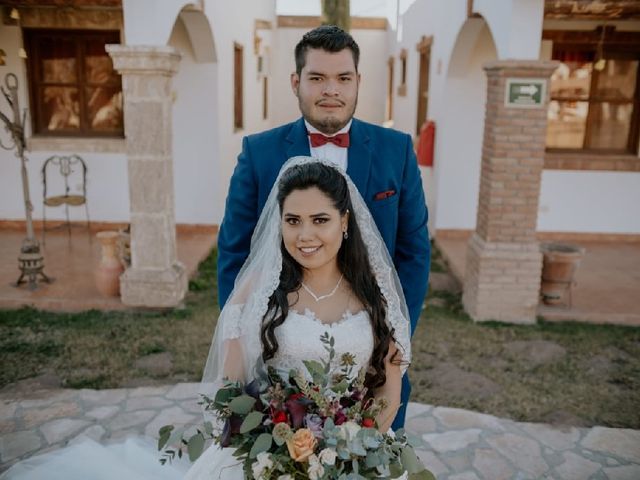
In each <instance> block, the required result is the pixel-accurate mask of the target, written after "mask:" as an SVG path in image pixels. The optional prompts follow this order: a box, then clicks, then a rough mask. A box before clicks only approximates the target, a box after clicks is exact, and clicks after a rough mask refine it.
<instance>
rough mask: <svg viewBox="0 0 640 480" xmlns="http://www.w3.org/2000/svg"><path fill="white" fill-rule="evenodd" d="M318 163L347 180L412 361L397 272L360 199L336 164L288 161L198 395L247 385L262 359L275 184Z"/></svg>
mask: <svg viewBox="0 0 640 480" xmlns="http://www.w3.org/2000/svg"><path fill="white" fill-rule="evenodd" d="M313 162H320V163H324V164H326V165H329V166H332V167H334V168H336V169H337V170H338V171H339V172H340V173H341V174H342V175H344V177H345V178H346V180H347V184H348V186H349V194H350V196H351V203H352V207H353V210H354V211H353V213H354V215H355V218H356V221H357V224H358V227H359V229H360V231H361V234H362V238H363V240H364V244H365V246H366V249H367V253H368V257H369V262H370V264H371V267H372V269H373V272H374V274H375V277H376V280H377V282H378V286H379V287H380V290H381V292H382V294H383V296H384V298H385V300H386V301H387V323H388V324H389V326H390V327H391V328H393V329H394V330H395V332H394V337H395V339H396V345H397V347H398V349H399V351H400V352H401V354H402V360H403V367H402V372H403V373H404V372H405V370H406V367H407V366H408V364H409V363H410V362H411V343H410V323H409V312H408V309H407V305H406V302H405V299H404V295H403V293H402V287H401V285H400V280H399V278H398V274H397V273H396V270H395V268H394V266H393V262H392V260H391V256H390V255H389V252H388V251H387V248H386V246H385V244H384V242H383V240H382V237H381V236H380V232H379V231H378V228H377V227H376V225H375V222H374V220H373V218H372V217H371V213H370V212H369V209H368V208H367V206H366V204H365V202H364V200H363V199H362V196H361V195H360V193H359V192H358V190H357V188H356V187H355V185H354V184H353V182H352V181H351V179H350V178H349V177H348V175H347V174H346V172H345V171H344V170H342V169H341V168H340V167H338V166H336V165H335V164H333V163H331V162H328V161H325V160H319V159H317V158H312V157H293V158H290V159H289V160H288V161H287V162H286V163H285V164H284V165H283V167H282V169H281V170H280V173H279V174H278V178H277V179H276V181H275V183H274V186H273V188H272V189H271V192H270V194H269V197H268V198H267V201H266V203H265V206H264V209H263V210H262V214H261V215H260V219H259V220H258V223H257V225H256V228H255V230H254V232H253V236H252V237H251V251H250V253H249V257H248V258H247V260H246V261H245V263H244V265H243V267H242V269H241V270H240V273H239V274H238V276H237V278H236V281H235V284H234V288H233V291H232V292H231V295H230V296H229V299H228V301H227V303H226V305H225V307H224V308H223V310H222V312H221V313H220V317H219V319H218V324H217V326H216V331H215V333H214V336H213V341H212V343H211V348H210V350H209V357H208V358H207V363H206V365H205V369H204V375H203V379H202V386H201V392H202V393H203V394H205V395H207V396H210V397H212V396H213V395H215V392H216V391H217V389H218V388H220V387H221V386H222V384H223V381H224V379H225V378H233V379H237V380H241V381H244V382H250V381H251V380H253V378H254V377H255V374H254V372H255V371H256V366H257V365H258V364H259V363H260V362H261V361H262V360H261V359H262V345H261V341H260V329H261V325H262V319H263V317H264V315H265V313H266V311H267V305H268V302H269V298H270V297H271V295H272V294H273V292H274V291H275V289H276V288H277V286H278V284H279V281H280V272H281V270H282V253H281V251H280V244H281V241H282V235H281V230H280V228H281V219H280V208H279V205H278V200H277V195H278V185H279V182H280V178H281V177H282V174H283V173H284V172H285V171H286V170H287V169H289V168H290V167H292V166H294V165H302V164H305V163H313Z"/></svg>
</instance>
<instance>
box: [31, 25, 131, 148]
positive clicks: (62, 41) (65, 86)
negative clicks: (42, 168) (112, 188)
mask: <svg viewBox="0 0 640 480" xmlns="http://www.w3.org/2000/svg"><path fill="white" fill-rule="evenodd" d="M24 39H25V47H26V48H27V58H28V74H29V86H30V94H31V111H32V114H31V117H32V121H33V132H34V134H39V135H53V136H84V137H100V136H111V137H114V136H116V137H122V136H124V124H123V115H122V82H121V79H120V75H118V73H117V72H115V71H114V70H113V64H112V63H111V57H110V56H109V54H108V53H107V52H106V51H105V48H104V46H105V44H108V43H120V33H119V32H114V31H95V30H40V29H25V31H24Z"/></svg>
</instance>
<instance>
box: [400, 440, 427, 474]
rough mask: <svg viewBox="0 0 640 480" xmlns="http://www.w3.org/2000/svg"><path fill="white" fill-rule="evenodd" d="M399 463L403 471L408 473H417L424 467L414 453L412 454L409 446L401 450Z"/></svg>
mask: <svg viewBox="0 0 640 480" xmlns="http://www.w3.org/2000/svg"><path fill="white" fill-rule="evenodd" d="M400 461H401V462H402V466H403V467H404V469H405V470H406V471H407V472H409V473H418V472H421V471H423V470H424V466H423V465H422V462H420V460H419V459H418V457H417V456H416V452H414V451H413V448H411V447H409V446H406V447H404V448H403V449H402V453H401V454H400Z"/></svg>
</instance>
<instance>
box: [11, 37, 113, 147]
mask: <svg viewBox="0 0 640 480" xmlns="http://www.w3.org/2000/svg"><path fill="white" fill-rule="evenodd" d="M23 36H24V43H25V48H26V50H27V62H26V63H27V78H28V83H29V100H30V105H31V112H32V113H31V122H32V123H31V131H32V132H33V135H34V136H38V137H72V138H124V118H123V122H122V130H120V131H117V132H114V131H111V132H104V131H99V130H93V129H91V128H90V127H89V126H88V122H89V115H88V112H87V102H86V95H87V93H86V89H87V88H91V87H97V86H108V87H119V88H120V91H121V92H122V79H121V76H120V75H119V74H117V72H115V73H116V75H117V76H118V81H117V82H112V83H101V84H90V83H89V82H88V81H87V80H86V78H85V69H84V59H85V56H86V47H85V42H83V41H82V40H85V41H86V40H87V39H88V38H94V39H95V38H104V40H105V41H104V43H105V45H107V44H113V43H120V32H119V31H117V30H87V29H64V30H63V29H43V28H24V29H23ZM42 37H58V38H60V39H63V38H64V39H67V40H72V41H73V43H74V45H75V47H76V78H77V81H76V83H74V84H59V83H55V82H44V81H41V78H42V76H41V62H40V58H41V57H40V52H39V51H38V48H37V42H38V41H39V40H40V39H41V38H42ZM46 86H60V87H71V88H77V89H78V104H79V118H80V128H78V129H75V130H53V131H52V130H48V129H47V128H46V126H45V125H44V102H43V101H42V97H41V96H40V94H39V92H40V90H41V88H44V87H46ZM123 116H124V111H123Z"/></svg>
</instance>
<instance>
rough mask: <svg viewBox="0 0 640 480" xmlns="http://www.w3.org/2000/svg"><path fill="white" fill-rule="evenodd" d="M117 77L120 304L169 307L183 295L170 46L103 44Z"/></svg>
mask: <svg viewBox="0 0 640 480" xmlns="http://www.w3.org/2000/svg"><path fill="white" fill-rule="evenodd" d="M107 51H108V52H109V54H110V55H111V58H112V59H113V64H114V67H115V68H116V70H118V71H119V72H120V74H121V75H122V90H123V94H124V121H125V136H126V149H127V163H128V172H129V200H130V210H131V268H129V269H127V270H126V271H125V273H124V274H123V275H122V276H121V277H120V290H121V295H122V301H123V303H125V304H126V305H131V306H139V307H174V306H176V305H178V304H179V303H180V302H181V301H182V299H183V298H184V295H185V293H186V291H187V276H186V272H185V268H184V265H183V264H182V263H180V262H179V261H178V259H177V255H176V226H175V214H174V189H173V158H172V129H171V117H172V111H171V110H172V109H171V77H173V75H174V74H175V73H176V70H177V67H178V62H179V60H180V55H179V54H178V53H177V52H176V51H175V49H173V48H172V47H167V46H163V47H155V46H154V47H147V46H127V45H108V46H107Z"/></svg>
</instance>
